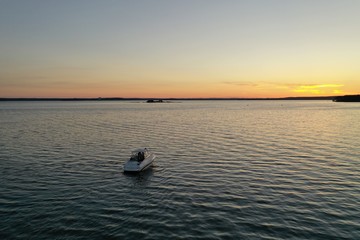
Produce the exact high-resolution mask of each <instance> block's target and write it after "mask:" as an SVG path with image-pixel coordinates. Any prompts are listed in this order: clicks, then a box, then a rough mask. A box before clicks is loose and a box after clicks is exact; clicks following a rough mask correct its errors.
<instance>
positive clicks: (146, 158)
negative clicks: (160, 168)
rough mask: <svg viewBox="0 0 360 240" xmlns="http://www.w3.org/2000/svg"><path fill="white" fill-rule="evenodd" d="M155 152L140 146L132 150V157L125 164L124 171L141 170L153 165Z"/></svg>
mask: <svg viewBox="0 0 360 240" xmlns="http://www.w3.org/2000/svg"><path fill="white" fill-rule="evenodd" d="M155 157H156V156H155V154H154V153H152V152H151V151H150V150H149V149H147V148H138V149H135V150H133V151H132V152H131V157H130V159H129V160H127V161H126V162H125V164H124V172H140V171H143V170H145V169H147V168H148V167H150V166H151V164H152V163H153V161H154V160H155Z"/></svg>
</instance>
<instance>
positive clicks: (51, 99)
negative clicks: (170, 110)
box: [0, 96, 337, 101]
mask: <svg viewBox="0 0 360 240" xmlns="http://www.w3.org/2000/svg"><path fill="white" fill-rule="evenodd" d="M335 97H337V96H325V97H285V98H121V97H112V98H0V101H147V100H149V99H151V100H165V101H172V100H174V101H179V100H181V101H187V100H193V101H194V100H195V101H197V100H212V101H213V100H219V101H222V100H236V101H243V100H333V99H334V98H335Z"/></svg>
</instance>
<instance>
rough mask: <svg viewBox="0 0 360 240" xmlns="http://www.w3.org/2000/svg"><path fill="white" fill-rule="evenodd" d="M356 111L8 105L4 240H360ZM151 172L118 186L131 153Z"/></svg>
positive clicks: (352, 106) (330, 107) (283, 105)
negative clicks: (143, 158) (142, 150)
mask: <svg viewBox="0 0 360 240" xmlns="http://www.w3.org/2000/svg"><path fill="white" fill-rule="evenodd" d="M359 120H360V105H359V104H358V103H333V102H329V101H184V102H177V103H163V104H146V103H141V102H2V103H0V174H1V175H0V238H1V239H15V238H17V239H30V238H31V239H54V238H56V239H84V238H86V239H106V238H113V239H360V121H359ZM137 147H148V148H150V149H152V150H153V152H155V154H156V155H157V159H156V161H155V165H154V166H153V167H152V168H150V169H149V170H147V171H146V172H143V173H141V174H138V175H127V174H124V173H123V168H122V167H123V163H124V162H125V160H126V159H127V158H128V157H129V154H130V151H131V150H132V149H133V148H137Z"/></svg>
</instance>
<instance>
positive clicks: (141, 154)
mask: <svg viewBox="0 0 360 240" xmlns="http://www.w3.org/2000/svg"><path fill="white" fill-rule="evenodd" d="M149 155H150V153H149V151H148V150H147V149H146V148H138V149H135V150H133V151H131V157H130V161H138V162H141V161H143V160H144V159H146V158H147V157H148V156H149Z"/></svg>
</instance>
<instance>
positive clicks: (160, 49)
mask: <svg viewBox="0 0 360 240" xmlns="http://www.w3.org/2000/svg"><path fill="white" fill-rule="evenodd" d="M359 93H360V1H359V0H337V1H335V0H316V1H314V0H299V1H289V0H249V1H241V0H238V1H218V0H217V1H212V0H204V1H201V0H198V1H197V0H196V1H194V0H179V1H168V0H163V1H156V0H153V1H150V0H146V1H140V0H139V1H134V0H129V1H120V0H118V1H115V0H108V1H100V0H99V1H92V0H75V1H73V0H62V1H55V0H48V1H45V0H43V1H35V0H27V1H21V0H0V97H149V98H150V97H159V98H166V97H288V96H329V95H344V94H359Z"/></svg>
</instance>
